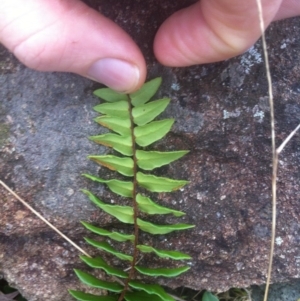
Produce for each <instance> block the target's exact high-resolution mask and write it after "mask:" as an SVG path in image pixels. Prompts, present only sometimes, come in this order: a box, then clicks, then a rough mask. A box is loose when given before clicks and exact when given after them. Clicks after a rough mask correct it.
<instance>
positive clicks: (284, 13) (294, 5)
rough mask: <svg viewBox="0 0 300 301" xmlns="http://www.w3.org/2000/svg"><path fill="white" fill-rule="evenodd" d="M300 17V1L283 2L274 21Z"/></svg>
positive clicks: (285, 0) (286, 0) (284, 0)
mask: <svg viewBox="0 0 300 301" xmlns="http://www.w3.org/2000/svg"><path fill="white" fill-rule="evenodd" d="M296 16H300V1H299V0H283V1H282V4H281V6H280V8H279V10H278V12H277V14H276V16H275V18H274V20H273V21H276V20H281V19H285V18H291V17H296Z"/></svg>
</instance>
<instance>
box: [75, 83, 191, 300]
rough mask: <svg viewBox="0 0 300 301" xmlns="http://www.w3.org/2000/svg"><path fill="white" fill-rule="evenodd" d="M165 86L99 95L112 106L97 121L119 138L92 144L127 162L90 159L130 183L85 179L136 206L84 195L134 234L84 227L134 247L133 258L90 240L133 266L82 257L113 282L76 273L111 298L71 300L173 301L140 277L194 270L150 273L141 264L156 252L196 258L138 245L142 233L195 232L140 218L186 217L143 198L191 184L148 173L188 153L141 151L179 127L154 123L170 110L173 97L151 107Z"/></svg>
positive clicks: (104, 108)
mask: <svg viewBox="0 0 300 301" xmlns="http://www.w3.org/2000/svg"><path fill="white" fill-rule="evenodd" d="M160 84H161V79H160V78H156V79H154V80H151V81H149V82H148V83H146V84H145V85H144V86H143V87H142V88H141V89H140V90H139V91H137V92H135V93H133V94H130V95H125V94H119V93H116V92H114V91H112V90H111V89H108V88H104V89H99V90H97V91H95V93H94V94H95V95H96V96H98V97H99V98H101V99H103V100H105V101H106V103H102V104H100V105H97V106H96V107H95V108H94V109H95V110H96V111H97V112H99V113H101V114H103V115H102V116H100V117H97V118H96V119H95V121H96V122H97V123H99V124H100V125H102V126H104V127H107V128H109V129H110V130H112V131H114V132H115V133H111V132H110V133H106V134H103V135H99V136H92V137H90V139H91V140H92V141H94V142H96V143H99V144H102V145H106V146H109V147H111V148H113V149H114V150H115V151H116V152H118V153H120V154H121V155H122V157H120V156H116V155H101V156H99V155H93V156H89V159H91V160H93V161H95V162H97V163H98V164H100V165H103V166H105V167H107V168H109V169H111V170H114V171H117V172H118V173H120V174H121V175H122V176H125V177H127V178H128V177H129V178H130V180H129V181H128V180H119V179H110V180H106V179H102V178H99V177H96V176H92V175H89V174H84V176H85V177H87V178H89V179H91V180H93V181H96V182H100V183H105V184H106V185H107V186H108V188H109V189H110V190H111V191H112V192H114V193H116V194H117V195H119V196H121V197H125V198H130V199H131V200H132V202H131V204H132V206H124V205H112V204H107V203H105V202H102V201H101V200H99V199H98V198H97V197H96V196H95V195H93V194H92V193H91V192H89V191H87V190H83V192H84V193H85V194H86V195H87V196H88V197H89V199H90V200H91V201H92V202H93V203H94V204H95V205H96V206H98V207H99V208H101V209H102V210H103V211H105V212H106V213H108V214H110V215H112V216H113V217H114V218H116V219H117V220H119V221H120V222H122V223H126V224H131V225H133V227H132V228H133V230H132V232H133V233H131V234H125V233H120V232H116V231H109V230H107V229H103V228H98V227H95V226H94V225H91V224H89V223H86V222H82V224H83V225H84V226H85V227H86V228H87V229H88V230H90V231H92V232H93V233H95V234H98V235H100V236H103V237H107V238H109V239H111V240H113V241H117V242H123V243H126V242H128V241H129V242H131V249H132V252H131V254H127V253H126V254H125V253H122V252H120V251H118V248H115V246H113V245H112V244H110V243H109V242H107V241H105V240H102V241H96V240H93V239H90V238H86V241H87V242H88V243H89V244H91V245H92V246H94V247H96V248H98V249H100V250H102V251H105V252H107V253H109V254H110V255H111V256H114V257H116V258H117V259H118V260H120V261H125V262H129V272H128V273H127V272H126V271H124V270H123V269H120V268H115V267H112V266H111V265H110V264H108V263H106V262H105V261H104V260H103V259H102V258H101V257H97V258H89V257H87V256H81V259H82V260H83V261H84V262H85V263H86V264H87V265H89V266H90V267H92V268H100V269H102V270H104V271H105V272H106V273H107V274H108V275H109V277H110V278H111V281H103V280H100V279H97V278H96V277H94V276H93V275H91V274H88V273H86V272H83V271H80V270H75V273H76V274H77V276H78V277H79V279H80V280H81V281H82V282H83V283H85V284H87V285H89V286H91V287H96V288H100V289H105V290H107V291H109V292H111V293H110V294H109V295H108V296H95V295H91V294H87V293H83V292H78V291H72V290H70V293H71V295H72V296H73V297H75V298H76V299H77V300H84V301H93V300H97V301H116V300H118V301H121V300H123V299H125V300H126V301H137V300H142V299H145V300H151V301H162V300H164V301H173V300H174V299H173V297H172V296H170V295H169V294H167V293H166V292H165V291H164V290H163V288H162V287H160V286H159V285H157V284H146V283H144V282H141V281H137V280H136V277H135V276H136V274H137V273H138V274H143V275H146V276H153V277H157V276H164V277H175V276H178V275H180V274H181V273H183V272H186V271H187V270H188V269H189V267H188V266H179V267H175V268H166V267H163V268H148V267H145V266H140V265H138V261H139V259H140V257H139V256H140V254H141V253H154V254H155V255H156V256H159V257H161V258H170V259H172V260H185V259H190V256H189V255H187V254H184V253H181V252H178V251H173V250H158V249H155V248H153V247H152V246H151V245H147V244H145V245H144V244H139V240H138V238H139V231H140V230H141V231H143V232H147V233H150V234H155V235H157V234H167V233H170V232H173V231H176V230H185V229H189V228H192V227H193V225H189V224H183V223H178V224H168V225H156V224H153V223H151V222H148V221H145V220H143V219H141V218H140V213H142V214H148V215H154V214H173V215H174V216H176V217H180V216H182V215H184V214H185V213H183V212H181V211H177V210H173V209H170V208H167V207H163V206H160V205H158V204H156V203H155V202H153V201H152V200H151V199H150V198H149V197H147V196H145V195H144V193H143V192H144V191H150V192H172V191H175V190H177V189H179V188H181V187H183V186H184V185H186V184H187V183H188V182H187V181H184V180H173V179H169V178H165V177H157V176H154V175H151V174H149V173H144V172H143V171H151V170H153V169H155V168H157V167H161V166H163V165H166V164H169V163H171V162H172V161H174V160H177V159H179V158H181V157H182V156H184V155H185V154H186V153H187V151H172V152H159V151H148V150H145V149H141V148H145V147H147V146H149V145H150V144H152V143H153V142H155V141H158V140H159V139H161V138H162V137H164V136H165V135H166V134H167V133H168V132H169V131H170V129H171V127H172V125H173V122H174V120H173V119H164V120H158V121H153V120H154V119H155V118H156V117H157V116H158V115H159V114H160V113H162V112H163V111H164V110H165V108H166V107H167V105H168V104H169V102H170V99H168V98H162V99H159V100H154V101H150V102H149V100H150V98H151V97H152V96H153V95H154V94H155V93H156V91H157V89H158V88H159V86H160ZM141 170H142V171H141ZM114 245H115V244H114ZM120 265H122V264H120ZM123 266H124V265H123Z"/></svg>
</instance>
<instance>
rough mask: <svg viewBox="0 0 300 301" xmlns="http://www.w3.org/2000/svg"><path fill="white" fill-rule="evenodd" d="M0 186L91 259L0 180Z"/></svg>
mask: <svg viewBox="0 0 300 301" xmlns="http://www.w3.org/2000/svg"><path fill="white" fill-rule="evenodd" d="M0 184H1V185H2V186H3V187H4V188H5V189H6V190H7V191H8V192H9V193H10V194H12V195H13V196H14V197H15V198H16V199H18V200H19V201H20V202H21V203H22V204H23V205H24V206H25V207H27V208H28V209H29V210H30V211H31V212H32V213H33V214H35V215H36V216H37V217H38V218H39V219H41V220H42V221H43V222H44V223H45V224H47V225H48V226H49V227H50V228H51V229H53V230H54V231H55V232H56V233H57V234H59V235H60V236H61V237H62V238H63V239H65V240H66V241H67V242H68V243H70V244H71V245H72V246H73V247H74V248H76V249H77V250H78V251H79V252H80V253H82V254H84V255H86V256H88V257H91V256H90V255H89V254H88V253H87V252H85V251H84V250H83V249H81V248H80V247H79V246H78V245H77V244H76V243H75V242H73V241H72V240H71V239H70V238H68V237H67V236H66V235H64V234H63V233H62V232H60V231H59V230H58V229H57V228H56V227H55V226H53V225H52V224H51V223H50V222H48V221H47V220H46V219H45V218H44V217H43V216H42V215H41V214H39V213H38V212H37V211H36V210H35V209H33V208H32V207H31V206H30V205H29V204H27V203H26V202H25V201H24V200H23V199H22V198H21V197H19V196H18V195H17V194H16V193H15V192H14V191H13V190H11V189H10V188H9V187H8V186H7V185H6V184H5V183H4V182H2V181H1V180H0Z"/></svg>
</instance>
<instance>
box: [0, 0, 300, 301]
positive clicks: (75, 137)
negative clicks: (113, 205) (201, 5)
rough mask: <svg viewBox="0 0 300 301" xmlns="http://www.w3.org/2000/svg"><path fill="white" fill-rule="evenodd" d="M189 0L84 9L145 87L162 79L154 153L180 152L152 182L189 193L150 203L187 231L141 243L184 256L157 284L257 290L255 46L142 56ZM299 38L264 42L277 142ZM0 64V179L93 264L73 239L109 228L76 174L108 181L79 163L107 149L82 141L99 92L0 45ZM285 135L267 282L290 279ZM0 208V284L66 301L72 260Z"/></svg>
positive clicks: (261, 230)
mask: <svg viewBox="0 0 300 301" xmlns="http://www.w3.org/2000/svg"><path fill="white" fill-rule="evenodd" d="M191 2H192V1H172V2H171V1H161V2H157V1H153V0H150V1H146V2H144V1H134V2H132V1H129V0H125V1H116V3H114V5H113V7H112V5H111V4H110V3H109V2H107V1H89V4H90V5H93V6H94V7H96V8H98V9H99V10H101V11H102V12H103V13H104V14H105V15H107V16H108V17H110V18H112V19H113V20H115V21H116V22H117V23H118V24H119V25H121V26H122V27H123V28H125V29H126V30H127V31H128V32H129V33H130V34H131V35H132V36H133V37H134V39H135V40H136V41H137V43H138V45H139V46H140V47H141V49H142V51H143V53H145V57H146V60H147V63H148V66H149V78H153V77H156V76H162V77H163V86H162V88H161V89H160V91H159V96H167V97H170V98H171V99H172V103H171V105H170V106H169V108H168V109H167V110H166V112H165V113H164V114H163V117H174V118H175V119H176V123H175V125H174V127H173V130H172V132H171V133H170V134H169V135H168V136H167V137H166V138H165V139H164V140H161V141H160V142H158V143H156V144H155V145H154V148H155V149H160V150H163V149H164V150H176V149H189V150H190V153H189V154H188V155H187V156H185V157H184V158H183V159H181V160H180V161H177V162H174V163H172V164H171V165H169V166H168V167H164V168H161V169H159V170H158V171H157V174H160V175H163V176H168V177H171V178H178V179H188V180H189V181H190V182H191V183H190V184H189V185H188V186H187V187H186V188H184V189H183V190H182V191H178V192H174V193H171V194H159V195H158V196H157V201H158V202H160V203H161V204H165V205H168V206H170V207H173V208H176V209H180V210H183V211H185V212H186V213H187V215H186V216H185V217H184V218H181V220H180V221H182V222H187V223H192V224H195V225H196V227H195V228H194V229H193V230H188V231H185V232H182V233H176V234H170V235H165V236H163V237H149V236H146V235H142V239H143V238H144V239H148V240H150V239H151V241H150V242H151V243H152V244H153V245H154V246H155V247H157V248H167V249H178V250H181V251H183V252H186V253H189V254H190V255H191V256H192V257H193V259H192V260H191V261H190V262H188V264H189V265H190V266H191V269H190V271H189V272H188V273H186V274H184V275H183V276H181V277H179V278H175V279H158V282H159V283H161V284H164V285H167V286H169V287H172V288H175V287H178V286H186V287H189V288H193V289H195V290H201V289H208V290H212V291H225V290H226V289H228V288H229V287H234V286H236V287H247V286H249V285H251V284H257V285H260V284H263V283H264V282H265V280H266V270H267V264H268V254H269V243H270V230H271V188H270V183H271V141H270V118H269V109H268V96H267V95H268V92H267V83H266V77H265V69H264V64H263V58H262V55H261V54H260V53H261V46H260V43H257V44H256V45H254V46H253V47H252V48H250V50H249V51H248V52H247V53H245V54H244V55H242V56H239V57H236V58H233V59H231V60H228V61H226V62H220V63H216V64H209V65H203V66H194V67H189V68H166V67H162V66H161V65H159V64H158V63H157V62H156V61H155V59H154V57H153V54H152V50H151V49H152V48H151V47H152V41H153V37H154V34H155V31H156V29H157V28H158V26H159V24H161V23H162V21H163V20H164V19H165V18H166V17H167V16H168V15H170V14H171V13H172V12H173V11H176V10H177V9H178V8H181V7H183V6H185V5H187V4H188V3H191ZM299 35H300V22H299V18H294V19H290V20H286V21H281V22H278V23H276V24H274V25H272V26H271V28H270V29H269V30H268V31H267V40H268V41H267V42H268V45H269V55H270V64H271V71H272V77H273V85H274V96H275V115H276V131H277V133H276V138H277V141H278V142H277V144H278V145H279V144H280V142H281V141H283V139H284V138H285V137H286V136H287V135H288V134H289V133H290V132H291V131H292V130H293V129H294V128H295V127H296V126H297V124H298V123H299V120H300V100H299V95H300V89H299V87H300V85H299V71H300V59H299V55H298V54H299V51H300V45H299V43H298V40H297V38H298V37H299ZM0 58H1V59H0V61H1V65H0V68H1V72H0V86H1V90H0V97H1V100H2V101H1V104H0V154H1V155H0V178H1V179H2V180H4V181H5V182H6V183H7V184H8V185H10V186H11V187H12V188H13V189H14V190H15V191H16V192H17V193H19V194H20V196H22V197H23V198H24V199H25V200H27V201H28V202H29V203H30V204H31V205H32V206H34V207H35V208H36V209H37V210H38V211H40V212H41V213H42V214H43V215H44V216H45V217H46V218H48V219H49V220H50V221H51V222H52V223H53V224H55V225H56V226H57V227H58V228H59V229H60V230H62V231H63V232H64V233H65V234H67V235H68V236H69V237H70V238H71V239H73V240H74V241H75V242H76V243H78V244H79V245H80V246H82V247H83V248H84V249H87V250H88V251H89V252H91V253H93V254H95V250H93V249H91V248H89V247H87V246H86V245H85V244H84V242H83V236H84V235H86V234H87V233H86V232H85V231H84V230H83V229H82V227H81V226H80V224H79V221H80V220H86V221H89V222H92V223H95V224H98V225H102V226H109V225H113V226H117V227H118V226H122V225H118V224H116V223H115V221H114V220H113V219H112V218H110V217H109V216H107V215H106V214H104V213H103V212H101V211H100V210H98V209H96V208H95V207H94V206H93V205H91V204H90V202H89V201H88V200H87V199H86V197H85V196H84V195H83V194H82V193H81V192H80V189H81V188H88V189H90V190H91V191H93V192H94V193H96V194H97V195H99V196H100V197H101V198H102V199H103V200H104V201H107V202H110V201H111V200H112V199H113V198H114V199H115V196H114V195H113V194H112V193H110V192H109V191H108V190H107V189H106V188H105V187H103V186H101V185H95V184H93V183H91V182H90V181H88V180H86V179H83V178H82V177H81V174H82V173H84V172H88V173H90V174H97V173H100V174H101V175H102V176H114V174H113V173H108V172H107V171H106V170H105V169H104V168H99V166H97V165H96V164H94V163H92V162H89V161H88V160H87V159H86V156H87V155H88V154H104V153H105V152H107V151H108V149H106V148H105V147H101V146H98V145H95V144H93V143H91V142H90V141H89V140H88V139H87V137H88V136H89V135H94V134H97V133H101V132H104V131H105V130H104V129H101V128H100V127H99V126H97V125H96V124H94V123H93V121H92V119H93V117H95V116H96V114H95V113H94V112H93V111H92V107H93V106H94V105H95V104H97V103H98V102H99V101H98V99H96V98H95V97H93V96H92V91H93V90H94V89H96V88H97V87H99V86H100V85H98V84H95V83H93V82H91V81H89V80H87V79H83V78H81V77H79V76H76V75H72V74H62V73H40V72H36V71H32V70H29V69H27V68H25V67H24V66H22V65H21V64H20V63H18V62H17V61H16V60H15V59H14V57H13V56H12V55H11V54H10V53H8V52H7V51H6V50H5V49H4V48H0ZM299 137H300V136H299V134H297V135H296V136H295V137H294V138H293V139H292V141H291V142H290V143H289V144H288V145H287V147H286V148H285V150H284V152H283V153H282V155H281V156H280V162H279V175H278V221H277V234H276V250H275V256H274V269H273V278H272V281H274V282H281V281H287V280H289V279H292V278H299V276H300V268H299V263H300V251H299V247H298V246H299V241H300V209H299V177H300V167H299V166H300V164H299V163H300V147H299V145H300V138H299ZM108 174H109V175H108ZM0 199H1V203H2V209H1V219H0V271H1V273H2V274H3V275H4V277H5V278H6V280H8V281H9V282H10V283H11V284H12V285H13V286H15V287H16V288H18V290H19V291H20V292H21V293H22V294H23V295H24V297H26V298H27V299H28V300H29V301H41V300H53V301H58V300H60V301H61V300H64V301H68V300H72V298H71V297H69V296H68V292H67V289H69V288H73V289H76V288H79V287H81V285H80V284H79V281H78V280H77V278H76V277H75V276H74V273H73V271H72V269H73V268H75V267H81V268H82V269H86V267H85V265H83V264H82V263H81V262H80V260H79V258H78V255H79V253H78V252H77V251H76V250H75V249H74V248H73V247H71V246H70V245H69V244H67V243H66V242H65V241H64V240H63V239H62V238H61V237H59V236H58V235H57V234H55V233H54V232H53V231H52V230H50V229H49V228H48V227H47V226H46V225H45V224H43V222H41V221H39V220H38V219H37V218H36V217H35V216H33V215H32V214H31V213H30V212H29V211H28V210H27V209H26V208H24V207H23V205H21V204H20V203H19V202H18V201H17V200H15V198H14V197H12V196H10V195H9V194H8V193H7V192H5V191H4V189H2V188H1V189H0ZM153 220H154V221H157V222H161V223H168V222H173V221H174V220H173V219H172V218H171V217H167V218H163V219H162V218H161V217H159V218H157V219H153ZM146 259H147V258H146ZM151 260H152V259H151ZM165 262H166V261H161V262H159V263H160V264H165ZM151 264H156V261H154V259H153V260H152V261H151Z"/></svg>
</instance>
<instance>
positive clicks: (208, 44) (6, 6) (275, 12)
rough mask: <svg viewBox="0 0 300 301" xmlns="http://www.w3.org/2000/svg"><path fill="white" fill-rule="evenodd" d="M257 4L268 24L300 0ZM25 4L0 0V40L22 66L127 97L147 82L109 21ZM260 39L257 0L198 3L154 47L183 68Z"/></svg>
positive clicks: (43, 3) (67, 2)
mask: <svg viewBox="0 0 300 301" xmlns="http://www.w3.org/2000/svg"><path fill="white" fill-rule="evenodd" d="M261 1H262V5H263V11H264V22H265V25H266V27H267V26H268V25H269V24H270V23H271V22H273V21H276V20H280V19H284V18H289V17H294V16H298V15H300V1H299V0H261ZM24 3H25V2H24V0H1V1H0V42H1V43H2V44H3V45H4V46H6V47H7V48H8V49H9V50H10V51H12V52H13V53H14V54H15V56H16V57H17V58H18V59H19V60H20V61H21V62H22V63H24V64H25V65H26V66H28V67H30V68H33V69H36V70H39V71H61V72H73V73H77V74H79V75H81V76H84V77H88V78H91V79H93V80H96V81H98V82H101V83H103V84H106V85H107V86H109V87H111V88H113V89H115V90H117V91H120V92H126V93H130V92H133V91H135V90H137V89H138V88H139V87H141V85H142V84H143V83H144V81H145V78H146V65H145V60H144V57H143V54H142V53H141V51H140V49H139V48H138V46H137V45H136V44H135V43H134V41H133V40H132V38H131V37H130V36H129V35H128V34H127V33H126V32H125V31H124V30H122V29H121V28H120V27H119V26H117V25H116V24H115V23H114V22H113V21H111V20H109V19H107V18H106V17H104V16H102V15H101V14H99V13H98V12H97V11H95V10H93V9H91V8H89V7H88V6H86V5H85V4H84V3H83V2H81V1H79V0H51V1H49V0H26V5H24ZM86 33H88V34H86ZM259 37H260V29H259V21H258V13H257V7H256V1H255V0H247V1H245V0H201V1H199V2H196V3H195V4H193V5H192V6H190V7H187V8H185V9H183V10H180V11H178V12H176V13H175V14H173V15H172V16H171V17H169V18H168V19H167V20H166V21H165V22H164V23H163V24H162V25H161V27H160V28H159V30H158V32H157V34H156V37H155V40H154V45H153V47H154V53H155V56H156V58H157V60H158V61H159V62H160V63H161V64H163V65H166V66H170V67H184V66H191V65H197V64H205V63H211V62H216V61H221V60H225V59H228V58H230V57H234V56H236V55H238V54H241V53H243V52H244V51H246V50H247V49H248V48H249V47H250V46H251V45H253V44H254V43H255V42H256V41H257V39H258V38H259ZM166 46H168V47H166ZM116 70H118V71H116ZM120 70H122V72H120Z"/></svg>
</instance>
